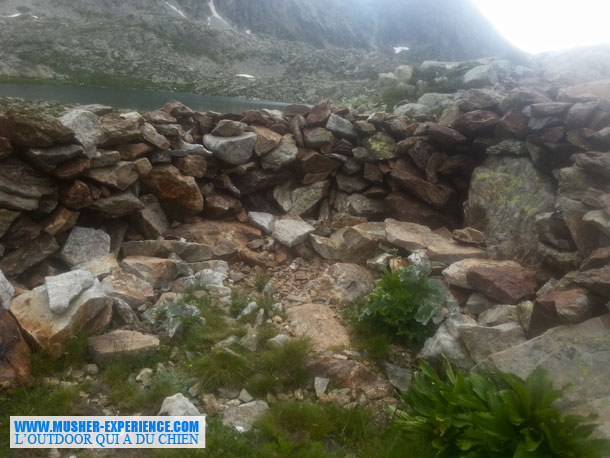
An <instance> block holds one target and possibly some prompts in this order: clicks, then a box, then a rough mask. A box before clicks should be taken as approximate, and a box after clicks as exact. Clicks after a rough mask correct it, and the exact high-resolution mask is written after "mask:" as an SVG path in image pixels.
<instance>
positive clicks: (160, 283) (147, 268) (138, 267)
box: [121, 256, 179, 289]
mask: <svg viewBox="0 0 610 458" xmlns="http://www.w3.org/2000/svg"><path fill="white" fill-rule="evenodd" d="M178 264H179V261H176V260H174V259H163V258H152V257H148V256H128V257H126V258H125V259H123V260H122V261H121V267H122V268H123V269H124V270H125V271H127V272H129V273H131V274H134V275H135V276H137V277H139V278H141V279H142V280H144V281H145V282H147V283H149V284H151V285H152V287H153V288H156V289H163V288H165V287H166V286H168V285H169V284H170V283H171V282H172V281H174V279H175V278H176V277H177V276H178Z"/></svg>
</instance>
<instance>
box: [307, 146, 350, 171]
mask: <svg viewBox="0 0 610 458" xmlns="http://www.w3.org/2000/svg"><path fill="white" fill-rule="evenodd" d="M297 161H298V163H299V168H300V170H301V172H302V173H303V174H304V175H306V174H319V173H330V172H332V171H333V170H335V169H337V168H339V167H340V166H341V163H340V162H337V161H335V160H333V159H330V158H329V157H327V156H324V155H322V154H320V153H317V152H316V151H313V150H307V149H301V150H299V152H298V154H297Z"/></svg>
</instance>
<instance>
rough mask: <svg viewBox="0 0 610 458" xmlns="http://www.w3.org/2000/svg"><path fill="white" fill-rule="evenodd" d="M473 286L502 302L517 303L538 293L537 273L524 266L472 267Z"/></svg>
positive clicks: (468, 276) (471, 279) (468, 277)
mask: <svg viewBox="0 0 610 458" xmlns="http://www.w3.org/2000/svg"><path fill="white" fill-rule="evenodd" d="M466 279H467V281H468V284H469V285H470V287H471V288H473V289H475V290H476V291H479V292H481V293H483V294H485V295H486V296H488V297H490V298H492V299H494V300H496V301H498V302H501V303H502V304H509V305H515V304H518V303H519V301H521V300H522V299H526V298H528V297H531V296H533V295H534V294H535V293H536V288H537V286H538V285H537V281H536V273H535V272H534V271H532V270H529V269H526V268H524V267H511V266H495V267H493V266H485V267H475V268H473V269H470V270H469V271H468V273H467V274H466Z"/></svg>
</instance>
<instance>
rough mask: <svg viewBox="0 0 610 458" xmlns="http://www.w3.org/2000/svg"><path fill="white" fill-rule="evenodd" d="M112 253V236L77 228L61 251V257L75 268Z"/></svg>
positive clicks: (98, 231) (90, 229)
mask: <svg viewBox="0 0 610 458" xmlns="http://www.w3.org/2000/svg"><path fill="white" fill-rule="evenodd" d="M108 253H110V236H109V235H108V234H106V233H105V232H104V231H101V230H97V229H92V228H89V227H80V226H75V227H74V228H73V229H72V231H70V235H69V236H68V239H67V240H66V243H64V246H63V247H62V249H61V251H60V257H61V258H62V259H63V260H64V261H65V262H67V263H68V264H70V265H72V266H74V265H76V264H81V263H83V262H87V261H90V260H92V259H95V258H99V257H101V256H106V255H107V254H108Z"/></svg>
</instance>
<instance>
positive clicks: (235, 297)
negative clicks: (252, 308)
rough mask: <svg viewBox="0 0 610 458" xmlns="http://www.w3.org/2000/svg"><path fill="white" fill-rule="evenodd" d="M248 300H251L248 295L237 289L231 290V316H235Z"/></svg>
mask: <svg viewBox="0 0 610 458" xmlns="http://www.w3.org/2000/svg"><path fill="white" fill-rule="evenodd" d="M250 302H252V301H251V299H250V296H248V295H247V294H244V293H241V292H239V291H237V290H233V291H232V292H231V305H230V307H229V312H230V313H231V316H232V317H233V318H237V317H238V316H239V314H240V313H241V312H242V311H243V310H244V309H245V308H246V307H247V306H248V304H249V303H250Z"/></svg>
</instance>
